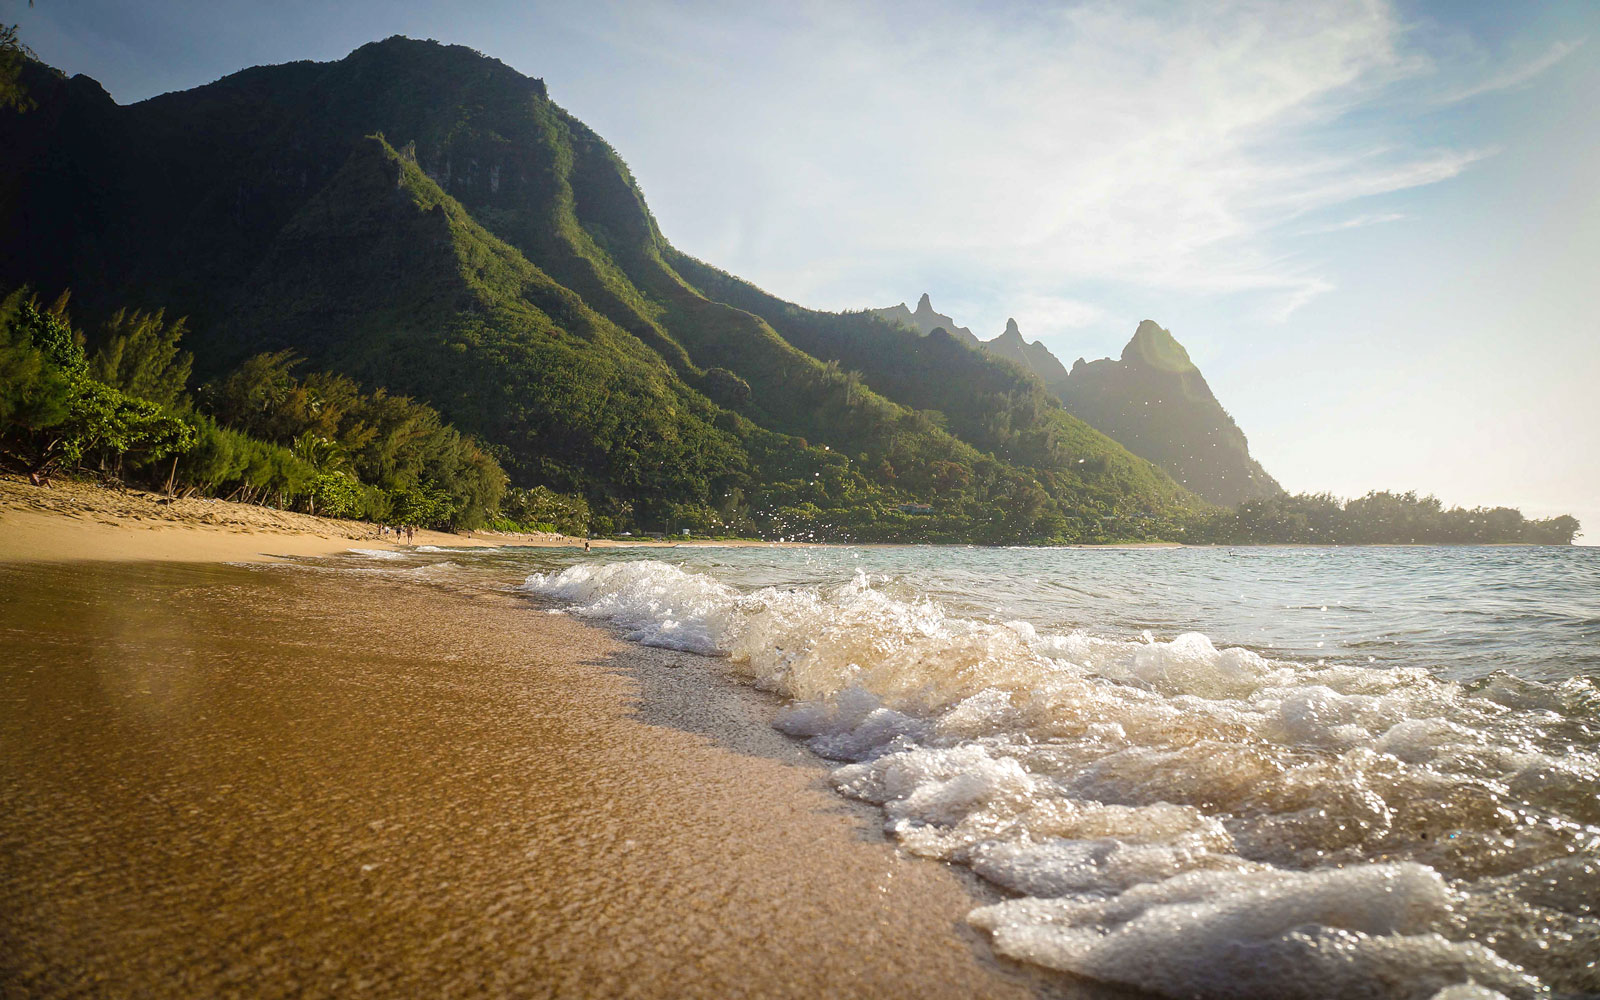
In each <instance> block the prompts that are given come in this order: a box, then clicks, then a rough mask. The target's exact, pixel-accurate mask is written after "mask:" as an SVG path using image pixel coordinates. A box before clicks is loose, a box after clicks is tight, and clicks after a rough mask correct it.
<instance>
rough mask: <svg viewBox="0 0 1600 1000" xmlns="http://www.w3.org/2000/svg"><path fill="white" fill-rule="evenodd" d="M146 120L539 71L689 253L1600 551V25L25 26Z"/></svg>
mask: <svg viewBox="0 0 1600 1000" xmlns="http://www.w3.org/2000/svg"><path fill="white" fill-rule="evenodd" d="M0 20H5V21H8V22H9V21H15V22H17V23H18V24H19V25H20V31H21V35H22V37H23V40H24V41H26V42H27V43H28V44H29V45H31V46H32V48H33V49H34V50H35V51H36V52H37V53H38V55H39V56H40V57H41V58H42V59H44V60H45V61H46V62H49V63H51V64H53V65H55V66H58V67H60V68H61V69H63V70H65V71H67V72H68V73H85V74H88V75H89V76H92V77H94V78H95V79H97V80H99V81H100V82H101V83H102V84H103V85H104V86H105V87H106V89H107V90H108V91H110V93H111V94H112V96H113V97H115V98H116V99H117V100H118V101H120V102H122V103H132V102H134V101H138V100H142V99H144V98H147V97H150V96H153V95H155V94H159V93H164V92H166V91H171V90H181V89H186V88H189V87H193V86H197V85H200V84H203V83H208V82H210V81H212V80H215V79H217V78H218V77H221V76H224V75H226V74H227V73H230V72H232V71H234V70H237V69H240V68H243V67H245V66H249V65H256V64H261V63H278V62H287V61H291V60H297V59H317V60H330V59H338V58H341V57H343V56H344V55H345V54H347V53H348V52H349V51H350V50H352V49H354V48H356V47H357V46H359V45H361V44H363V43H365V42H368V41H373V40H375V39H379V38H384V37H387V36H389V35H392V34H406V35H410V36H412V37H419V38H437V39H439V40H441V41H447V42H455V43H460V44H464V45H468V46H471V47H473V48H476V49H479V50H481V51H483V52H484V53H486V54H488V55H490V56H493V57H495V58H497V59H500V60H502V61H503V62H505V63H507V64H509V65H511V66H512V67H514V68H516V69H518V70H520V71H522V72H524V73H526V74H528V75H530V76H538V77H542V78H544V80H545V81H546V83H547V84H548V87H549V92H550V95H551V97H552V98H553V99H554V100H555V101H556V102H557V103H559V104H561V105H562V106H563V107H565V108H567V109H568V110H569V111H571V112H573V113H574V114H575V115H577V116H578V117H579V118H580V119H582V120H583V121H585V122H586V123H588V124H589V125H590V126H591V127H593V128H594V129H595V130H596V131H598V132H599V133H600V134H601V135H603V136H605V137H606V138H607V139H608V140H609V141H610V142H611V144H612V145H613V146H614V147H615V148H616V149H617V150H618V151H619V152H620V153H621V155H622V156H623V158H624V159H625V160H627V162H628V164H629V166H630V167H631V168H632V170H633V173H634V175H635V177H636V178H637V179H638V180H639V182H640V184H641V186H642V187H643V189H644V192H645V195H646V198H647V199H648V201H649V203H650V206H651V209H652V210H653V211H654V213H655V215H656V218H657V220H658V221H659V222H660V224H661V227H662V230H663V232H664V233H665V234H666V235H667V236H668V238H669V239H671V240H672V241H673V243H674V244H675V245H677V246H678V247H679V248H681V249H683V250H685V251H687V252H689V253H691V254H693V255H695V256H697V257H700V258H702V259H704V260H707V261H709V262H712V263H714V264H716V265H717V266H719V267H722V268H724V269H726V270H729V271H731V272H733V273H735V274H738V275H740V276H741V277H744V278H747V279H749V280H751V281H754V282H755V283H756V284H758V285H760V286H762V287H763V288H765V289H767V290H768V291H770V292H773V293H774V294H777V295H780V296H782V297H784V298H786V299H790V300H792V301H796V302H800V303H802V304H804V305H807V306H811V307H814V308H824V309H857V308H863V307H868V306H882V305H892V304H894V303H897V302H901V301H906V302H909V303H912V304H914V303H915V301H916V299H917V297H918V296H919V295H920V294H922V293H923V292H928V293H929V294H930V295H931V296H932V300H933V304H934V306H935V307H936V308H937V309H939V311H941V312H945V313H948V314H950V315H951V316H952V317H954V318H955V320H956V321H957V322H958V323H960V324H963V325H965V326H968V327H971V328H972V330H973V332H974V333H976V334H978V335H979V336H980V337H983V338H985V339H987V338H989V337H993V336H995V335H998V334H999V333H1000V331H1001V330H1002V329H1004V326H1005V321H1006V319H1007V318H1008V317H1015V318H1016V319H1017V321H1018V323H1019V325H1020V327H1021V329H1022V332H1023V334H1024V335H1025V336H1026V337H1028V338H1029V339H1039V340H1043V342H1044V343H1045V344H1046V346H1048V347H1049V348H1050V349H1051V350H1052V351H1054V352H1055V353H1056V354H1057V355H1058V356H1060V357H1061V358H1062V360H1063V361H1064V362H1065V363H1067V364H1068V365H1070V364H1071V363H1072V361H1073V359H1075V358H1078V357H1087V358H1091V359H1093V358H1097V357H1104V356H1114V355H1116V354H1118V353H1119V352H1120V351H1121V349H1122V346H1123V344H1124V343H1126V341H1127V339H1128V338H1129V337H1130V336H1131V335H1132V333H1133V330H1134V328H1135V327H1136V326H1137V325H1138V323H1139V321H1140V320H1143V319H1154V320H1156V321H1157V322H1159V323H1160V324H1161V325H1163V326H1165V327H1167V328H1168V329H1169V330H1171V331H1172V332H1173V334H1174V335H1175V336H1176V337H1177V338H1178V340H1179V341H1180V342H1181V343H1183V344H1184V345H1185V347H1187V349H1188V351H1189V353H1190V355H1191V357H1193V358H1194V360H1195V362H1196V363H1197V364H1198V365H1199V366H1200V368H1201V370H1202V371H1203V372H1204V373H1205V375H1206V377H1207V379H1208V381H1209V382H1210V383H1211V386H1212V389H1213V391H1214V392H1215V393H1216V395H1217V397H1218V398H1219V399H1220V400H1221V401H1222V403H1223V405H1224V406H1225V407H1226V408H1227V409H1228V410H1229V411H1230V412H1231V413H1232V414H1233V416H1234V418H1235V420H1236V421H1237V422H1238V423H1239V425H1240V427H1242V428H1243V429H1244V431H1245V433H1246V434H1247V435H1248V436H1249V439H1250V444H1251V451H1252V453H1253V454H1254V455H1255V456H1256V457H1257V458H1258V459H1260V460H1261V462H1262V464H1263V465H1265V466H1266V468H1267V469H1268V471H1269V472H1271V473H1273V474H1274V475H1275V476H1276V477H1277V478H1278V479H1279V481H1280V482H1282V483H1283V485H1284V486H1285V487H1286V488H1288V489H1290V490H1291V491H1296V492H1299V491H1316V492H1321V491H1331V492H1333V493H1336V494H1339V495H1342V496H1356V495H1360V494H1362V493H1364V492H1366V491H1368V490H1370V489H1401V490H1404V489H1416V490H1418V491H1419V492H1424V493H1434V494H1436V495H1438V496H1439V497H1440V498H1441V499H1443V500H1444V501H1445V502H1446V503H1447V504H1462V505H1469V506H1470V505H1476V504H1506V505H1512V506H1520V507H1522V508H1523V510H1524V512H1526V513H1528V514H1529V515H1530V516H1547V515H1550V514H1556V513H1573V514H1575V515H1576V516H1578V517H1579V518H1580V520H1583V521H1585V522H1586V523H1587V524H1588V525H1589V526H1590V528H1591V530H1590V531H1589V532H1587V537H1586V538H1585V539H1584V540H1586V541H1591V542H1593V541H1600V318H1597V317H1600V311H1597V310H1596V308H1595V303H1594V301H1593V300H1594V299H1595V297H1596V296H1595V293H1596V291H1597V290H1600V113H1597V112H1596V107H1597V101H1596V99H1595V98H1596V95H1600V3H1594V2H1592V0H1575V2H1565V3H1564V2H1559V0H1557V2H1549V3H1504V2H1498V0H1497V2H1487V3H1472V2H1467V0H1442V2H1433V3H1425V2H1393V3H1391V2H1386V0H1348V2H1347V0H1320V2H1317V3H1303V2H1286V3H1270V2H1258V0H1242V2H1232V0H1221V2H1211V3H1192V4H1186V3H1182V2H1162V3H1141V2H1138V0H1128V2H1088V3H1048V4H1046V3H1007V2H972V3H964V4H962V3H942V2H937V0H925V2H921V3H905V4H894V3H881V4H866V3H845V2H838V3H834V2H819V3H807V2H793V3H783V4H778V3H772V4H766V3H754V4H752V3H725V4H724V3H683V4H665V3H662V4H644V3H616V4H606V3H597V2H570V3H569V2H550V3H514V2H508V0H498V2H486V3H478V4H470V3H424V2H405V0H399V2H380V0H345V2H342V3H340V4H336V5H330V4H327V3H325V2H317V3H309V2H302V0H279V2H275V3H242V2H234V0H211V2H205V3H179V2H174V3H161V2H145V3H138V4H130V3H126V2H108V0H37V3H36V5H35V6H34V7H32V8H29V7H27V6H26V5H25V4H23V3H18V2H16V0H0Z"/></svg>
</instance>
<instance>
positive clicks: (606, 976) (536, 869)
mask: <svg viewBox="0 0 1600 1000" xmlns="http://www.w3.org/2000/svg"><path fill="white" fill-rule="evenodd" d="M0 636H3V642H0V746H3V747H4V752H3V754H0V987H3V989H0V992H3V994H4V995H5V996H7V997H13V996H15V997H22V996H29V997H34V996H68V995H71V996H107V997H110V996H118V997H121V996H127V997H133V996H139V997H195V996H250V997H274V996H333V995H339V996H349V995H366V996H394V997H398V996H619V997H620V996H661V997H665V996H704V997H714V996H715V997H739V996H796V997H801V996H803V997H820V996H829V997H832V996H859V997H891V996H928V997H934V996H993V997H1001V996H1026V995H1030V994H1033V993H1034V992H1036V991H1037V990H1039V989H1040V988H1042V985H1043V984H1042V983H1041V981H1040V980H1038V979H1036V978H1034V976H1033V974H1032V973H1029V972H1027V971H1025V970H1022V969H1020V968H1018V967H1015V966H1010V965H1007V964H1002V963H999V962H996V961H995V960H994V959H993V958H992V957H991V956H990V954H989V952H988V948H987V945H986V943H985V942H984V941H983V940H982V939H981V937H980V936H978V935H976V934H975V933H974V932H973V931H971V930H970V929H968V927H967V926H966V924H965V921H964V916H965V914H966V912H967V911H968V910H969V909H970V908H971V906H972V905H973V904H974V898H973V895H972V891H973V890H972V887H971V885H970V883H969V882H968V881H967V880H965V879H963V878H961V877H959V876H958V875H956V874H955V873H954V872H952V871H951V870H950V869H947V868H945V867H943V866H941V865H938V864H935V863H931V862H927V861H923V860H916V859H910V858H906V857H902V856H899V855H897V853H896V851H895V849H894V848H893V847H892V846H891V845H890V844H889V843H887V842H886V841H885V839H884V837H883V836H882V834H881V832H880V831H879V829H878V824H879V823H881V818H880V817H878V816H877V815H876V814H875V813H872V812H869V811H864V810H862V809H860V808H859V807H856V806H852V805H848V804H846V803H845V802H844V801H843V800H841V799H840V798H839V797H837V796H836V795H834V794H833V793H831V792H830V791H829V790H828V789H827V787H826V786H825V785H824V783H823V781H822V777H823V775H824V774H825V771H824V770H822V769H821V768H820V767H818V766H817V765H816V762H815V761H814V760H813V759H811V758H809V755H807V754H805V753H804V752H802V751H801V750H799V749H798V748H797V745H796V744H794V743H791V742H790V741H788V740H785V739H783V738H782V737H779V736H777V735H776V734H775V733H773V732H772V731H771V730H770V729H769V728H768V727H767V726H766V724H765V719H764V718H761V717H760V716H761V715H762V713H766V714H768V715H770V706H765V707H763V706H762V705H761V704H759V703H760V702H761V696H759V695H757V694H756V693H755V692H752V691H749V690H744V689H737V688H734V687H732V686H730V685H727V684H725V683H718V682H717V681H716V680H715V678H713V677H711V676H710V674H709V673H708V671H714V670H715V669H717V668H716V666H715V665H713V664H711V663H709V662H707V661H700V660H697V659H696V658H694V657H688V656H685V655H683V654H675V653H668V652H664V651H648V650H641V649H638V648H636V647H630V646H625V645H623V644H622V643H620V642H618V641H617V640H615V639H613V638H611V637H610V636H609V635H608V634H607V633H604V632H602V631H599V630H597V629H595V628H593V627H590V626H588V625H585V624H582V623H580V622H576V621H574V620H572V619H570V618H567V617H566V616H563V615H552V614H548V613H546V612H545V611H543V610H541V609H539V608H537V607H534V606H531V605H529V604H528V603H526V602H524V601H522V600H519V599H517V598H513V597H512V596H510V595H504V594H495V593H487V592H479V593H459V592H452V591H449V590H446V589H443V588H440V587H436V586H429V585H426V584H403V583H396V582H392V581H388V580H384V579H380V578H375V577H372V576H364V575H360V574H348V573H334V572H327V571H315V570H307V569H303V568H299V567H296V566H293V565H280V566H274V567H270V568H256V569H252V568H245V567H237V566H223V565H204V564H187V565H180V564H157V563H75V564H61V563H54V564H52V563H15V562H13V563H9V564H3V565H0ZM641 698H642V699H644V700H643V701H641ZM741 720H742V721H741ZM695 730H701V732H696V731H695ZM708 734H709V735H708ZM1051 988H1052V989H1059V988H1060V984H1059V983H1058V984H1056V985H1055V986H1053V987H1051ZM1095 995H1111V994H1105V993H1102V992H1100V991H1098V990H1096V993H1095Z"/></svg>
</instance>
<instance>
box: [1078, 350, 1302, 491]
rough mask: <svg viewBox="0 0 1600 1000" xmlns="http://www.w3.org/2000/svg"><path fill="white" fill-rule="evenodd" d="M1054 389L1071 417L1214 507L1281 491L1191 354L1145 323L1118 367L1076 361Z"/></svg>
mask: <svg viewBox="0 0 1600 1000" xmlns="http://www.w3.org/2000/svg"><path fill="white" fill-rule="evenodd" d="M1053 388H1054V390H1055V391H1056V393H1057V395H1059V396H1060V398H1061V401H1062V403H1063V405H1065V406H1066V408H1067V409H1068V410H1069V411H1070V412H1072V413H1073V414H1074V415H1075V416H1078V417H1079V418H1081V419H1083V420H1084V421H1086V422H1087V423H1088V424H1089V425H1090V426H1092V427H1094V428H1096V429H1097V430H1100V431H1101V432H1103V433H1105V434H1107V435H1109V436H1110V437H1112V438H1113V439H1115V440H1116V441H1119V442H1121V443H1122V444H1123V446H1125V447H1126V448H1128V449H1129V450H1130V451H1132V452H1133V453H1134V454H1136V455H1140V456H1142V457H1144V458H1148V459H1149V460H1150V461H1152V462H1154V463H1156V464H1157V465H1159V466H1161V467H1162V468H1163V469H1165V470H1167V472H1168V473H1169V474H1171V476H1172V477H1173V478H1174V479H1176V480H1178V482H1179V483H1182V484H1183V485H1184V486H1187V487H1188V488H1189V489H1191V490H1193V491H1194V492H1196V493H1198V494H1200V495H1201V496H1203V497H1205V498H1206V499H1207V500H1210V501H1211V502H1213V503H1220V504H1227V505H1230V506H1231V505H1234V504H1238V503H1240V502H1242V501H1245V500H1251V499H1256V498H1260V497H1266V496H1273V495H1276V494H1279V493H1282V492H1283V488H1282V487H1280V486H1279V485H1278V483H1277V481H1276V480H1274V479H1273V478H1272V477H1271V476H1270V475H1268V474H1267V471H1266V470H1265V469H1263V468H1262V467H1261V463H1259V462H1257V461H1256V460H1255V459H1253V458H1251V457H1250V447H1249V443H1248V442H1247V441H1246V440H1245V436H1244V432H1243V431H1241V430H1240V429H1239V426H1238V424H1236V423H1234V422H1233V418H1232V417H1231V416H1229V415H1228V412H1227V411H1226V410H1224V409H1223V408H1222V404H1221V403H1219V402H1217V398H1216V396H1215V395H1213V394H1212V392H1211V387H1210V386H1209V385H1208V384H1207V383H1206V380H1205V376H1204V375H1201V374H1200V369H1199V368H1197V367H1195V364H1194V362H1193V361H1192V360H1190V358H1189V352H1188V351H1186V350H1184V349H1183V345H1182V344H1180V343H1178V341H1177V339H1176V338H1174V337H1173V336H1172V334H1171V333H1170V332H1168V331H1167V330H1165V329H1163V328H1162V327H1161V326H1160V325H1159V324H1157V323H1155V322H1153V321H1151V320H1145V321H1144V322H1142V323H1140V324H1139V328H1138V329H1137V330H1136V331H1134V334H1133V339H1131V340H1129V341H1128V345H1127V346H1126V347H1124V348H1123V350H1122V357H1121V359H1120V360H1112V359H1111V358H1102V359H1101V360H1099V361H1085V360H1083V359H1082V358H1079V359H1078V360H1077V362H1076V363H1074V364H1073V366H1072V371H1071V372H1070V373H1069V374H1068V375H1067V378H1066V379H1065V380H1064V381H1063V382H1061V383H1060V384H1059V385H1058V386H1056V387H1053Z"/></svg>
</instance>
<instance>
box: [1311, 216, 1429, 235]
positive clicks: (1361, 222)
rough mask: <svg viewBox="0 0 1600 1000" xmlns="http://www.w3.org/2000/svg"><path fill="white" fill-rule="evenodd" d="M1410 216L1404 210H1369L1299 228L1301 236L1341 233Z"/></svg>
mask: <svg viewBox="0 0 1600 1000" xmlns="http://www.w3.org/2000/svg"><path fill="white" fill-rule="evenodd" d="M1409 218H1411V216H1409V215H1406V214H1405V213H1404V212H1369V213H1367V214H1365V215H1356V216H1352V217H1350V218H1348V219H1344V220H1342V221H1340V222H1333V223H1329V224H1328V225H1326V226H1316V227H1314V228H1312V229H1302V230H1300V235H1302V236H1320V235H1322V234H1323V233H1342V232H1344V231H1345V230H1347V229H1365V228H1367V227H1368V226H1381V225H1384V224H1386V223H1390V222H1399V221H1401V220H1402V219H1409Z"/></svg>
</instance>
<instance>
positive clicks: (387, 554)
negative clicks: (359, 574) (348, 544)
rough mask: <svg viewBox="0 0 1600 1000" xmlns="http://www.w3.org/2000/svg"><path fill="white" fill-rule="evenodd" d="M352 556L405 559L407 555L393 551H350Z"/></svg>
mask: <svg viewBox="0 0 1600 1000" xmlns="http://www.w3.org/2000/svg"><path fill="white" fill-rule="evenodd" d="M346 551H348V552H349V553H350V554H352V555H358V556H365V557H366V558H368V559H404V558H406V553H404V552H396V551H394V550H392V549H348V550H346Z"/></svg>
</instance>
